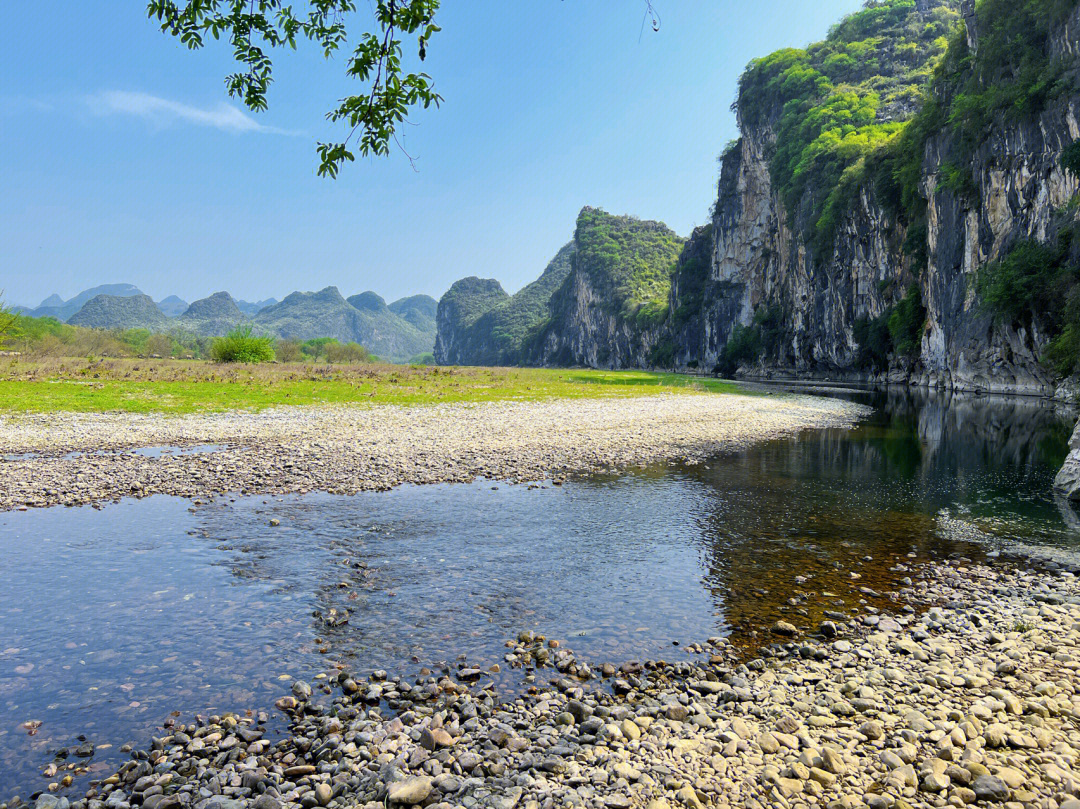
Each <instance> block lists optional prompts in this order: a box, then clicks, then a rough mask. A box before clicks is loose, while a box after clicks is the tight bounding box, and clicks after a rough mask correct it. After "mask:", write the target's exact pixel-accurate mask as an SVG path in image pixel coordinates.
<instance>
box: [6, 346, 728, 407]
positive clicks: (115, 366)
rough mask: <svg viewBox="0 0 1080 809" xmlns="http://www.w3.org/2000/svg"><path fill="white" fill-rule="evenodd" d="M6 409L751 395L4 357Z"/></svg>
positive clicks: (656, 383) (657, 386)
mask: <svg viewBox="0 0 1080 809" xmlns="http://www.w3.org/2000/svg"><path fill="white" fill-rule="evenodd" d="M0 362H2V364H0V412H3V413H44V412H54V411H69V412H71V411H75V412H93V413H99V412H107V411H124V412H130V413H152V412H157V413H195V412H215V411H224V410H262V409H264V408H267V407H274V406H278V405H316V404H319V405H325V404H359V403H370V404H398V405H413V404H432V403H435V402H490V401H507V400H516V401H522V400H540V399H554V398H590V399H595V398H604V397H613V396H622V397H627V396H641V395H647V394H649V393H655V392H657V391H660V390H663V391H675V392H680V391H681V392H687V393H690V392H695V391H698V392H700V391H709V392H713V393H741V392H742V391H741V389H740V388H739V386H738V385H735V384H733V383H730V382H722V381H720V380H715V379H704V378H699V377H689V376H680V375H678V374H660V373H647V372H643V371H621V372H612V371H585V370H550V369H537V368H440V367H426V366H401V365H381V364H364V365H337V366H327V365H311V364H299V363H296V364H292V363H283V364H279V365H255V366H240V365H215V364H213V363H208V362H200V361H178V360H142V359H139V360H136V359H106V360H71V359H66V360H42V361H37V362H25V361H21V360H20V359H17V358H12V359H4V360H2V361H0Z"/></svg>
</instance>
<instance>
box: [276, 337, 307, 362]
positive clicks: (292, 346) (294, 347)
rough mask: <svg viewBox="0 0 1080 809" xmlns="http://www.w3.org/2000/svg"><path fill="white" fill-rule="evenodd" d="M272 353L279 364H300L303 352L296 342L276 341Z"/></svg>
mask: <svg viewBox="0 0 1080 809" xmlns="http://www.w3.org/2000/svg"><path fill="white" fill-rule="evenodd" d="M274 353H275V354H276V356H277V359H278V360H279V361H280V362H302V361H303V359H304V352H303V351H302V350H301V347H300V343H298V342H297V341H296V340H278V341H277V344H276V345H275V347H274Z"/></svg>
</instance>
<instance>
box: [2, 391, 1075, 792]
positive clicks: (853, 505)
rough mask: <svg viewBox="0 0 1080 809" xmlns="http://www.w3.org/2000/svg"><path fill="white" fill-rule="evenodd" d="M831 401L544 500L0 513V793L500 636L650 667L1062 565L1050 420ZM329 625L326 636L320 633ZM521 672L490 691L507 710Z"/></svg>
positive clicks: (466, 651) (1063, 528) (499, 656)
mask: <svg viewBox="0 0 1080 809" xmlns="http://www.w3.org/2000/svg"><path fill="white" fill-rule="evenodd" d="M849 395H851V396H852V397H853V398H857V399H858V400H860V401H864V402H867V403H870V404H873V405H874V406H875V408H876V410H875V414H874V416H873V417H871V418H870V419H868V420H867V421H866V422H864V423H863V424H861V425H860V426H858V427H857V428H856V429H853V430H822V431H813V432H808V433H804V434H803V435H801V436H799V437H797V438H794V439H790V440H784V441H776V442H772V443H769V444H765V445H762V446H759V447H757V448H754V449H751V450H749V451H746V452H743V453H740V454H738V455H734V456H729V457H722V458H716V459H714V460H713V461H711V462H709V463H706V464H700V465H696V466H685V465H670V466H664V467H658V468H650V469H643V470H636V471H632V472H628V473H627V474H624V475H620V476H595V477H588V478H583V479H579V480H574V481H571V482H568V483H566V484H565V485H562V486H552V485H547V486H540V487H534V486H525V485H517V486H510V485H505V484H501V483H492V482H490V481H488V482H477V483H474V484H470V485H441V486H428V487H403V488H400V489H397V490H395V491H392V492H384V493H368V494H361V495H356V496H349V497H340V496H329V495H307V496H303V497H299V496H297V497H286V498H267V497H245V498H229V497H218V498H214V499H212V500H211V502H210V503H208V504H203V505H198V506H192V504H191V503H190V502H189V501H186V500H179V499H174V498H165V497H154V498H149V499H146V500H129V501H125V502H123V503H120V504H116V505H109V506H106V507H105V508H103V509H101V510H95V509H92V508H77V509H69V508H51V509H42V510H31V511H28V512H21V513H7V514H3V515H0V559H2V563H0V799H3V798H7V797H10V796H12V795H14V794H19V795H22V796H23V797H24V798H25V797H28V796H29V795H31V794H33V793H34V792H36V791H38V790H41V789H43V788H44V787H45V786H46V785H47V784H48V783H49V781H50V780H55V777H54V778H45V777H43V776H42V774H41V769H42V767H43V766H45V765H47V764H48V763H49V762H50V761H52V760H53V759H54V756H55V755H56V754H57V753H58V751H64V750H66V751H70V753H71V756H70V757H69V758H68V759H67V762H68V763H70V762H71V761H74V760H75V759H74V757H73V756H74V748H75V747H76V746H77V745H79V743H80V739H79V737H80V736H85V738H86V739H88V740H89V741H91V742H92V743H93V744H94V745H96V752H95V755H94V756H93V757H92V758H89V759H80V760H79V762H80V766H82V767H86V768H88V770H89V772H88V773H86V774H83V775H81V776H80V777H79V778H78V779H77V780H76V782H75V786H76V787H78V786H83V787H84V788H85V781H86V780H87V779H89V778H91V777H95V776H96V777H100V776H101V775H102V774H105V773H107V772H109V771H111V770H113V769H115V767H116V765H117V763H118V762H120V761H121V760H123V758H124V755H123V754H122V753H121V751H120V747H121V745H122V744H124V743H125V742H135V743H137V744H139V745H144V744H145V743H146V741H147V739H148V737H149V736H150V735H151V734H153V733H154V732H155V731H156V732H158V733H159V734H160V732H161V726H162V722H163V721H164V720H165V719H166V718H167V717H168V716H169V715H170V713H172V712H180V714H182V715H184V716H190V715H191V714H204V715H205V714H211V713H215V712H222V711H227V710H234V711H244V710H254V711H267V712H269V713H270V714H271V715H273V713H274V711H273V707H272V706H273V702H274V700H275V699H276V698H277V697H279V696H280V695H282V694H284V693H287V692H288V689H289V687H290V682H291V678H292V677H299V678H303V679H307V680H311V679H312V678H313V677H314V676H316V675H317V674H318V673H319V672H327V671H331V670H333V669H334V666H335V664H342V665H345V666H347V667H349V668H350V669H352V670H353V671H355V672H357V673H358V674H363V675H366V674H367V673H369V672H370V671H371V670H372V669H377V668H383V669H386V670H388V671H389V672H391V674H394V673H400V674H414V673H416V672H417V671H418V670H419V669H420V668H421V667H423V666H426V667H429V668H432V669H435V668H437V667H438V666H439V665H440V664H442V663H445V664H449V665H454V664H455V661H457V660H458V659H459V656H461V655H465V656H466V659H467V660H468V661H470V662H471V663H473V664H476V665H479V666H482V667H484V668H488V667H490V666H492V665H493V664H497V663H502V662H503V655H504V654H505V653H506V651H507V650H506V648H505V646H504V644H505V642H506V641H507V640H509V639H512V638H514V637H516V635H517V634H518V632H520V631H522V630H525V629H530V630H535V631H537V632H540V633H543V634H544V635H546V636H548V637H551V638H558V639H560V640H561V641H563V642H564V643H565V644H566V645H568V646H569V647H570V648H572V649H573V650H574V651H575V652H576V653H577V654H578V656H579V658H584V659H585V660H586V661H588V662H590V663H596V664H599V663H602V662H605V661H608V662H614V663H619V662H623V661H626V660H630V659H642V658H650V657H651V658H657V657H663V658H665V659H669V660H671V659H677V658H679V657H680V656H683V655H685V654H687V653H686V652H684V651H682V650H683V648H684V647H685V645H686V644H688V643H690V642H693V641H703V640H704V639H705V638H707V637H709V636H711V635H717V634H724V635H732V636H733V639H734V640H735V641H736V642H738V643H740V644H742V645H744V646H746V647H747V648H751V647H753V646H754V645H755V643H757V642H759V641H761V640H762V639H763V638H765V637H766V636H767V628H768V626H769V625H770V624H772V623H773V622H774V621H776V620H778V619H783V620H786V621H790V622H792V623H794V624H796V625H801V626H812V625H816V623H817V622H818V621H820V620H821V617H822V615H823V614H824V612H825V611H826V610H830V611H843V610H845V609H850V608H853V607H854V606H855V605H857V604H858V603H859V602H860V601H866V602H869V603H870V604H871V605H872V606H875V607H877V608H879V609H883V610H889V609H900V608H902V607H903V604H902V603H900V602H899V601H897V600H896V599H894V598H892V597H891V596H892V594H893V593H894V591H895V590H896V589H897V587H898V586H899V582H900V581H901V580H902V579H903V577H905V576H906V575H908V574H909V572H910V570H911V567H912V566H913V565H916V564H918V563H919V562H920V561H923V560H928V559H935V558H941V557H944V556H949V555H966V556H978V555H980V554H983V553H986V552H988V551H992V550H994V549H995V548H996V547H999V546H1009V545H1012V544H1015V543H1024V544H1027V545H1039V546H1052V547H1053V548H1055V549H1056V550H1058V551H1059V552H1063V553H1069V552H1071V549H1072V548H1073V547H1078V548H1080V528H1078V527H1077V526H1078V525H1080V521H1078V519H1077V517H1076V515H1074V513H1073V512H1072V510H1071V509H1070V508H1069V507H1068V506H1067V505H1066V504H1064V503H1063V502H1061V501H1059V500H1056V499H1055V498H1054V497H1053V495H1052V494H1051V491H1050V484H1051V481H1052V479H1053V475H1054V471H1055V470H1056V468H1057V466H1058V465H1059V464H1060V463H1061V461H1062V460H1063V458H1064V455H1065V452H1066V446H1067V440H1068V437H1069V433H1070V431H1071V427H1072V421H1073V420H1074V419H1075V416H1076V413H1075V412H1073V411H1071V410H1069V409H1067V408H1062V407H1060V406H1054V405H1050V404H1048V403H1046V402H1041V401H1036V400H1031V399H1005V398H992V397H978V398H966V397H965V398H962V397H948V396H933V395H932V396H926V395H918V396H916V395H913V394H910V393H904V394H895V395H883V394H869V393H851V394H849ZM272 519H273V520H277V521H278V522H279V523H280V524H279V525H277V526H274V527H272V526H271V525H270V521H271V520H272ZM912 554H913V555H914V556H910V555H912ZM331 609H334V610H336V611H337V613H338V614H340V613H341V612H342V611H347V613H348V615H349V618H348V622H347V623H345V624H341V625H337V626H330V625H328V623H327V622H326V620H325V618H326V616H328V615H330V610H331ZM676 644H678V645H676ZM545 676H546V675H545V673H544V672H543V671H541V672H539V676H538V682H539V683H542V682H544V681H545ZM522 677H523V672H522V671H521V670H513V669H509V668H508V667H506V666H505V663H504V664H503V670H502V671H501V672H500V673H497V674H493V675H492V678H493V679H494V681H495V682H496V685H497V686H498V688H499V689H500V692H501V693H505V694H507V695H509V694H512V693H514V692H515V690H516V689H519V688H521V687H523V685H524V683H523V680H522ZM26 723H31V724H30V725H29V726H28V725H27V724H26ZM34 723H40V726H36V724H34ZM61 763H62V764H63V763H64V761H63V760H62V761H61Z"/></svg>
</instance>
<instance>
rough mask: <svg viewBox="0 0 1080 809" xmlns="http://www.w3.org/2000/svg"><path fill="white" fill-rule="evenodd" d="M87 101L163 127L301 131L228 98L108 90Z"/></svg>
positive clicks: (104, 110)
mask: <svg viewBox="0 0 1080 809" xmlns="http://www.w3.org/2000/svg"><path fill="white" fill-rule="evenodd" d="M86 103H87V104H88V105H89V106H90V109H91V110H92V111H93V112H94V113H95V114H98V115H131V116H133V117H136V118H142V119H143V120H146V121H149V122H151V123H153V124H154V125H155V126H159V127H167V126H173V125H174V124H194V125H195V126H210V127H213V128H214V129H220V130H222V131H224V132H234V133H237V134H242V133H245V132H266V133H270V134H275V135H297V134H300V133H297V132H290V131H288V130H285V129H278V128H277V127H274V126H265V125H264V124H260V123H259V122H258V121H256V120H255V119H254V118H252V117H251V116H250V115H248V114H247V113H246V112H244V111H243V110H241V109H239V108H237V107H234V106H232V105H231V104H226V103H225V102H220V103H218V104H216V105H214V106H212V107H208V108H205V109H204V108H202V107H194V106H192V105H190V104H183V103H181V102H179V101H172V100H170V99H168V98H161V97H159V96H155V95H150V94H149V93H132V92H127V91H124V90H106V91H103V92H100V93H96V94H94V95H92V96H88V97H87V98H86Z"/></svg>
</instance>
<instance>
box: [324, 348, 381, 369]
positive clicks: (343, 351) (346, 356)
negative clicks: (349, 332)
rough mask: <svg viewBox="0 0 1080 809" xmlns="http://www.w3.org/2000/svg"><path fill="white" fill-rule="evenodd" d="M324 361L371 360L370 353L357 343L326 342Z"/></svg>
mask: <svg viewBox="0 0 1080 809" xmlns="http://www.w3.org/2000/svg"><path fill="white" fill-rule="evenodd" d="M326 361H327V362H328V363H331V364H334V363H337V364H339V365H341V364H349V363H359V362H371V354H370V353H368V350H367V349H366V348H364V347H363V346H362V345H360V344H359V343H344V344H342V343H327V344H326Z"/></svg>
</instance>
